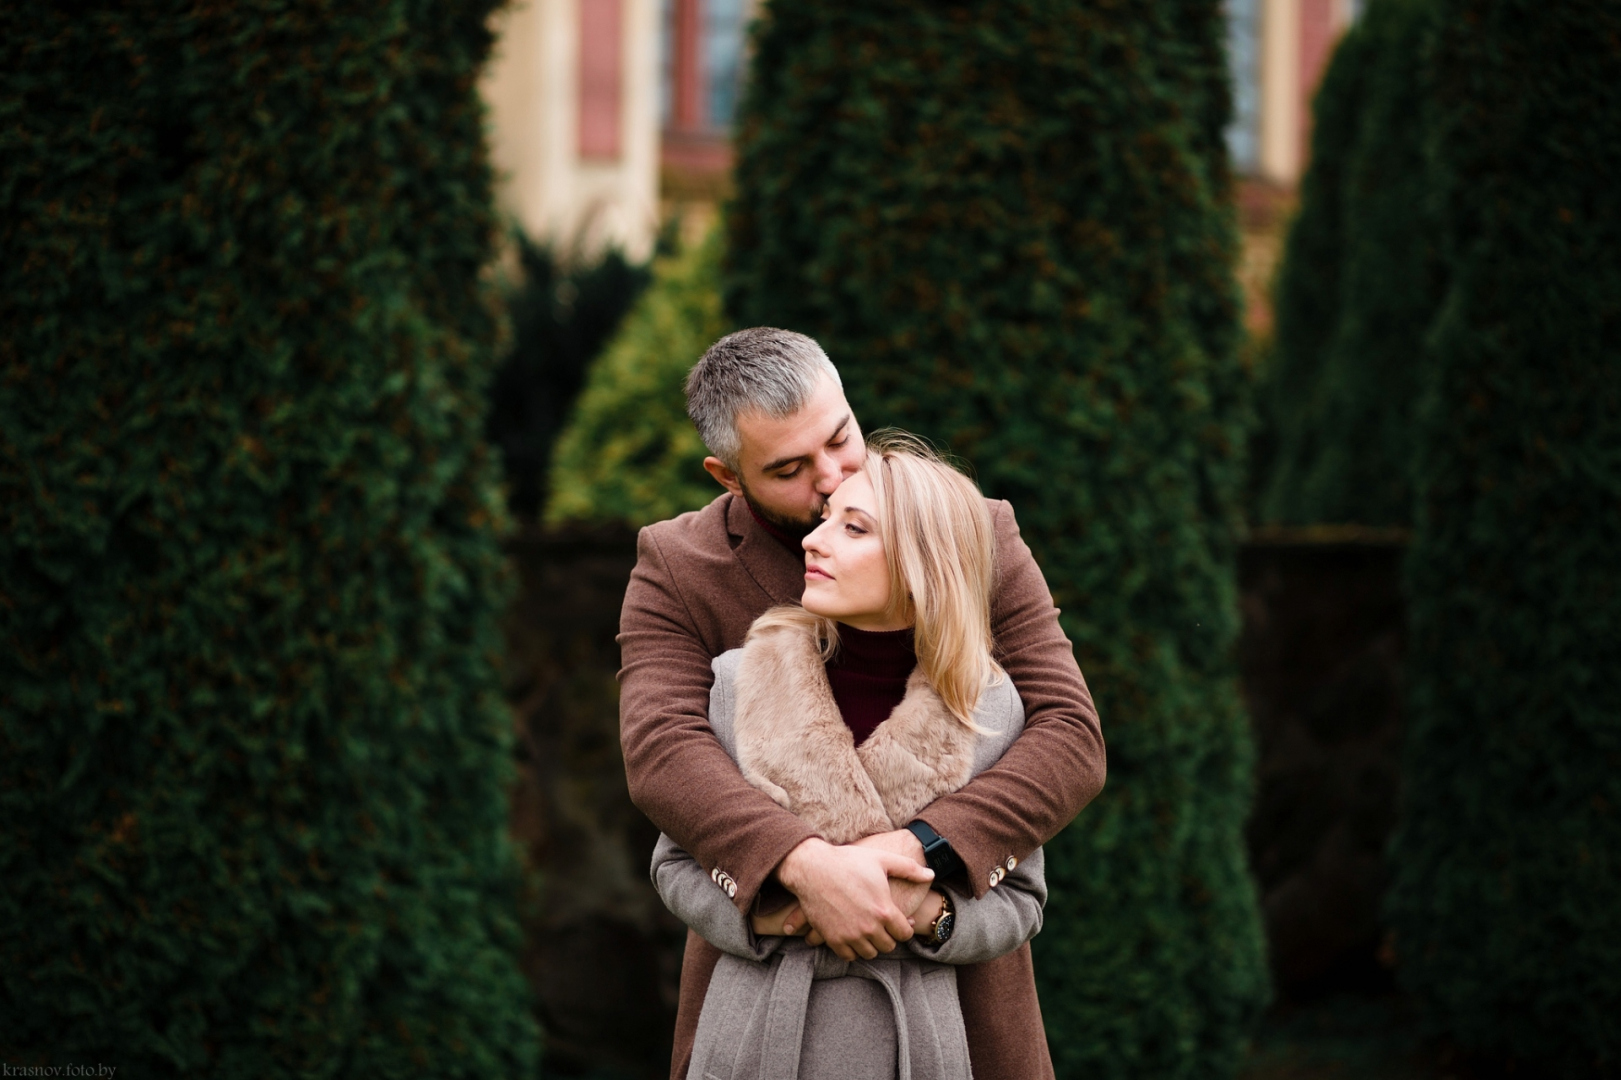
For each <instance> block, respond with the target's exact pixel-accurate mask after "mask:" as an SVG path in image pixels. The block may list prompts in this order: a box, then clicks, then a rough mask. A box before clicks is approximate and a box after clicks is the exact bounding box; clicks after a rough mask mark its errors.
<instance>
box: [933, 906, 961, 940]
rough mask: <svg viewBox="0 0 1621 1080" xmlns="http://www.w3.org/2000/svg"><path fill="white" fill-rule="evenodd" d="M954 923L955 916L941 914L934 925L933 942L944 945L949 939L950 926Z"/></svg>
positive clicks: (948, 912) (945, 913)
mask: <svg viewBox="0 0 1621 1080" xmlns="http://www.w3.org/2000/svg"><path fill="white" fill-rule="evenodd" d="M956 921H957V916H956V915H955V914H954V913H952V912H950V911H946V912H942V913H941V914H940V918H939V919H938V920H937V921H936V922H935V924H934V937H935V940H936V941H937V942H939V943H940V944H941V945H944V944H945V943H946V939H947V938H949V937H951V926H952V924H953V923H955V922H956Z"/></svg>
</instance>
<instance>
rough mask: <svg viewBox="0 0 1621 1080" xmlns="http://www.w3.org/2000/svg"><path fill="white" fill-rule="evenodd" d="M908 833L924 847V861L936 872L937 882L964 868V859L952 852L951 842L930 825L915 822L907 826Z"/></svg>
mask: <svg viewBox="0 0 1621 1080" xmlns="http://www.w3.org/2000/svg"><path fill="white" fill-rule="evenodd" d="M906 831H907V832H909V833H911V834H912V835H913V836H915V837H917V842H918V843H920V844H922V845H923V861H924V862H926V863H928V864H929V869H930V870H933V871H934V876H935V879H936V880H938V879H940V878H943V877H945V876H946V875H947V874H955V873H956V872H957V871H958V870H961V869H962V868H963V866H962V859H960V858H958V857H957V853H956V852H955V851H953V850H951V842H950V841H948V840H947V839H946V838H945V837H943V836H941V835H940V834H939V833H937V832H935V831H934V830H933V829H931V828H929V826H928V825H926V824H924V823H923V822H921V821H914V822H912V823H911V824H910V825H908V826H906Z"/></svg>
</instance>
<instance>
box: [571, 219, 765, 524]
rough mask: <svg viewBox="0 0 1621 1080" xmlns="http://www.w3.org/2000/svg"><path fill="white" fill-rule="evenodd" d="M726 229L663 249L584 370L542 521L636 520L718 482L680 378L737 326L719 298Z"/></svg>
mask: <svg viewBox="0 0 1621 1080" xmlns="http://www.w3.org/2000/svg"><path fill="white" fill-rule="evenodd" d="M720 249H721V233H720V230H719V229H716V230H714V231H712V232H711V233H710V234H709V235H708V237H707V238H706V239H705V240H704V241H703V242H702V243H700V244H696V245H694V246H692V247H691V248H690V249H688V250H687V251H684V252H681V253H679V254H673V255H668V256H665V257H664V258H661V259H659V260H658V262H657V263H656V264H655V266H654V268H653V284H652V286H651V287H650V288H649V289H648V290H647V291H646V292H645V293H643V294H642V297H641V299H640V300H639V301H638V302H637V304H636V306H635V307H634V308H632V309H631V312H630V314H629V315H627V316H626V317H625V321H624V323H623V325H622V326H621V327H620V330H619V332H618V333H617V334H615V335H614V338H613V340H612V341H610V342H609V343H608V345H607V347H606V348H604V349H603V352H602V355H601V357H600V358H598V359H597V360H596V361H595V362H594V363H593V364H592V365H591V368H590V370H589V371H588V372H587V373H586V379H585V388H584V389H583V390H582V391H581V392H580V396H579V400H578V401H577V402H576V404H575V407H574V410H573V411H572V413H571V414H570V415H569V419H568V423H567V424H566V425H565V426H564V428H563V432H562V434H561V435H560V436H559V437H558V440H557V453H556V459H555V461H554V463H553V466H552V477H551V499H550V501H549V502H548V503H547V506H546V520H547V521H548V522H550V523H552V524H554V525H555V524H565V523H569V522H586V523H606V522H612V523H614V524H618V525H626V526H629V527H631V528H640V527H641V526H643V525H647V524H650V523H652V522H655V521H663V520H664V519H665V518H670V517H674V516H675V515H677V514H681V513H685V512H686V511H688V510H696V509H698V508H699V507H702V506H704V505H705V504H706V503H708V502H709V501H710V500H712V499H714V497H715V496H716V495H719V494H720V488H719V487H717V486H716V485H715V482H714V481H713V480H711V479H710V478H709V474H708V473H706V472H704V468H703V460H704V457H705V455H707V454H708V451H707V450H706V449H705V448H704V444H703V440H702V439H700V438H698V432H697V430H696V429H695V428H694V427H693V426H692V421H691V420H689V419H687V399H686V394H685V392H684V390H683V387H684V385H685V382H686V377H687V372H688V370H690V369H691V367H692V365H694V364H696V363H697V362H698V358H699V357H700V356H702V355H703V354H704V350H705V349H707V348H709V346H710V345H712V344H714V343H715V341H716V340H717V339H719V338H722V337H725V336H726V334H727V333H729V332H730V331H731V330H732V329H733V327H732V326H731V325H730V324H728V323H727V321H726V317H725V315H724V314H723V313H722V312H721V306H720Z"/></svg>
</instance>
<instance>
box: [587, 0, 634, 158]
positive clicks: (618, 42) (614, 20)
mask: <svg viewBox="0 0 1621 1080" xmlns="http://www.w3.org/2000/svg"><path fill="white" fill-rule="evenodd" d="M620 4H621V0H580V53H579V56H580V157H581V158H583V159H585V160H588V161H590V160H595V161H613V160H616V159H617V158H618V157H619V143H620V138H619V135H620V133H619V125H620V113H621V108H620V87H621V83H622V80H623V78H624V62H623V61H624V36H625V35H624V26H623V24H622V22H621V19H620V16H621V11H620Z"/></svg>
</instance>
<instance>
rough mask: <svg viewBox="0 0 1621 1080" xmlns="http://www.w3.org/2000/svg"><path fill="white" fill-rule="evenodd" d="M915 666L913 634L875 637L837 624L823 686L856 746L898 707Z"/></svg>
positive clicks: (882, 633)
mask: <svg viewBox="0 0 1621 1080" xmlns="http://www.w3.org/2000/svg"><path fill="white" fill-rule="evenodd" d="M915 667H917V653H916V652H914V651H913V649H912V631H911V630H909V629H908V630H884V631H877V632H875V631H871V630H857V629H856V628H855V627H853V626H846V625H844V624H843V623H840V624H839V652H838V655H837V656H835V657H834V658H833V662H832V663H830V664H828V665H827V681H828V683H829V684H830V685H831V686H832V687H833V700H834V701H835V702H837V703H838V706H839V712H840V713H841V714H842V715H843V716H844V722H845V724H846V725H848V726H849V728H850V733H851V734H852V735H854V736H855V740H856V745H857V746H860V745H861V744H862V743H864V742H866V741H867V737H868V736H869V735H871V734H872V732H873V729H874V728H876V727H877V726H878V725H879V724H882V723H883V722H884V721H885V720H888V719H889V714H890V713H891V712H893V711H894V710H895V706H897V705H899V704H900V703H901V698H903V697H905V696H906V679H907V676H909V675H911V674H912V669H913V668H915Z"/></svg>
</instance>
